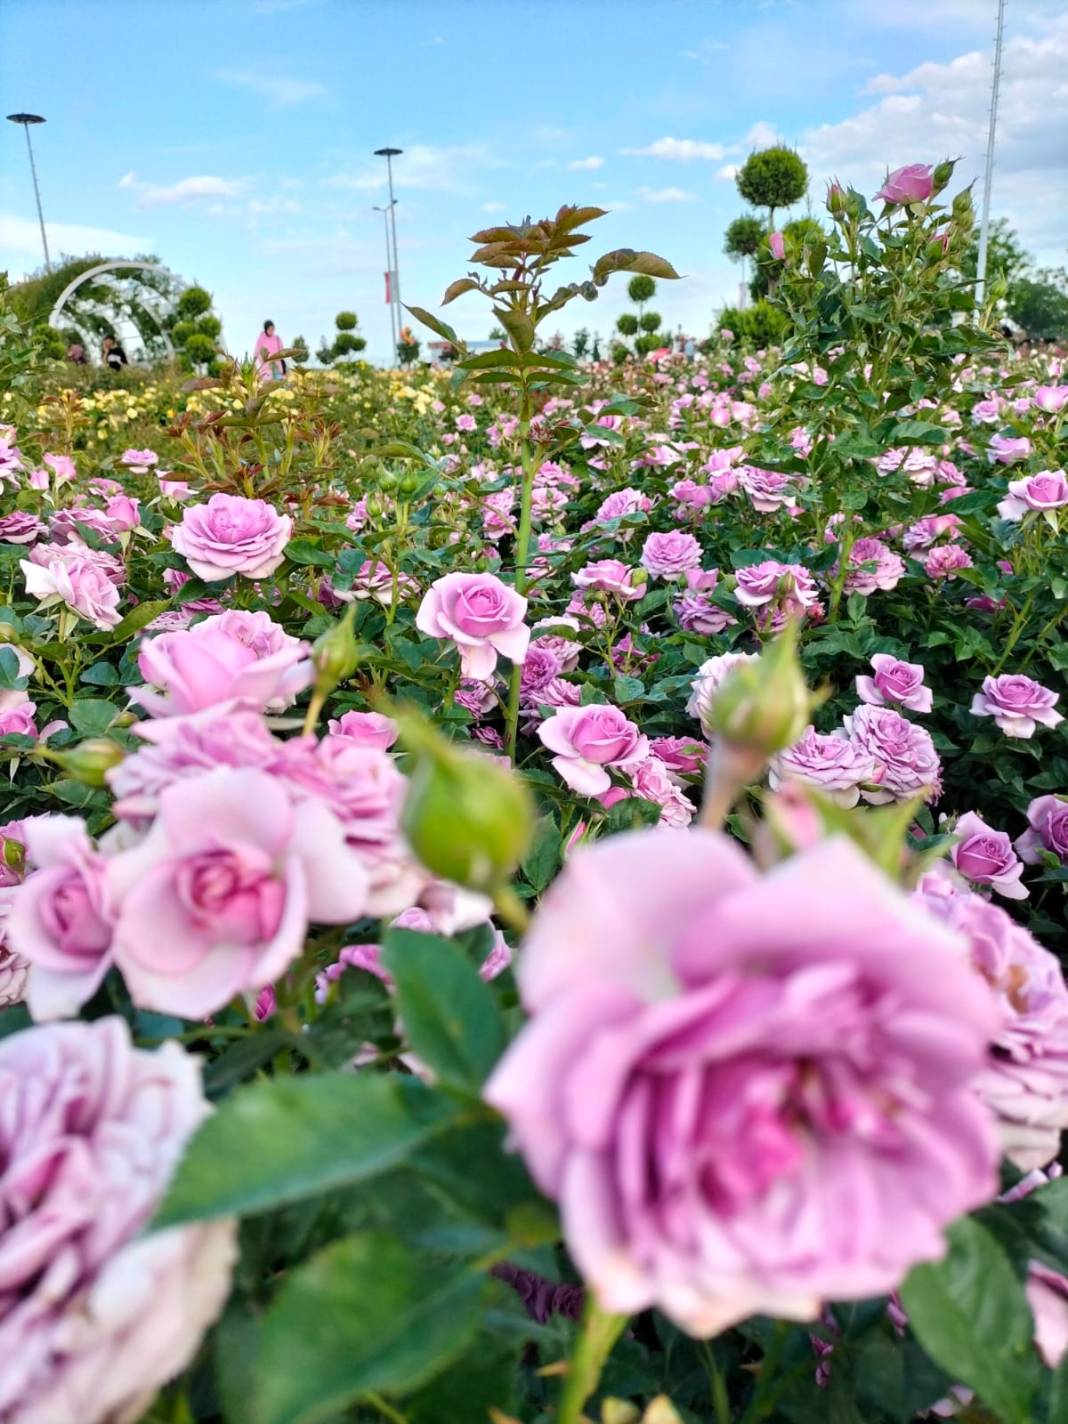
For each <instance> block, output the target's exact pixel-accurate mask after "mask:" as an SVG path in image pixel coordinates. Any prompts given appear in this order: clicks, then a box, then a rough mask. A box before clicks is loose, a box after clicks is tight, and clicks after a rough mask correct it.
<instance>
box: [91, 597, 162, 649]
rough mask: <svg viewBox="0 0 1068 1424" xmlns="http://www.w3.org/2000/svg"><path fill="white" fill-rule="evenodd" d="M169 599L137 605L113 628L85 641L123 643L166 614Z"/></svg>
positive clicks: (95, 634)
mask: <svg viewBox="0 0 1068 1424" xmlns="http://www.w3.org/2000/svg"><path fill="white" fill-rule="evenodd" d="M170 606H171V601H170V599H169V598H157V599H152V600H150V601H149V602H147V603H139V604H138V605H137V607H136V608H134V609H131V611H130V612H129V613H127V615H126V617H125V618H124V619H123V620H122V622H121V623H118V624H116V626H115V627H114V628H109V629H108V631H107V632H106V633H94V634H93V635H92V636H91V637H89V638H87V639H86V642H89V643H125V642H127V641H128V640H129V639H130V638H131V637H132V636H133V635H134V633H139V632H140V631H141V629H142V628H144V627H146V626H147V625H148V624H149V623H151V622H153V621H154V620H155V619H156V618H158V617H159V615H160V614H161V613H166V611H167V609H168V608H170Z"/></svg>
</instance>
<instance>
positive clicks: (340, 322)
mask: <svg viewBox="0 0 1068 1424" xmlns="http://www.w3.org/2000/svg"><path fill="white" fill-rule="evenodd" d="M357 322H358V317H357V316H356V313H355V312H353V311H340V312H338V314H337V316H336V317H335V318H334V325H335V326H336V327H337V329H338V331H355V330H356V325H357Z"/></svg>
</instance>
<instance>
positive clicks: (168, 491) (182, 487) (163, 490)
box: [159, 475, 193, 501]
mask: <svg viewBox="0 0 1068 1424" xmlns="http://www.w3.org/2000/svg"><path fill="white" fill-rule="evenodd" d="M159 492H160V494H161V495H163V497H164V499H173V500H175V501H181V500H186V499H190V498H192V494H193V487H192V485H191V484H189V482H188V481H187V480H166V479H164V478H163V476H162V475H160V477H159Z"/></svg>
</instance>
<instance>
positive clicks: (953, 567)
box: [923, 544, 972, 579]
mask: <svg viewBox="0 0 1068 1424" xmlns="http://www.w3.org/2000/svg"><path fill="white" fill-rule="evenodd" d="M971 567H972V556H971V554H969V553H968V551H967V549H962V548H961V546H960V545H959V544H939V545H938V546H937V547H936V548H934V549H932V550H931V552H930V553H929V554H928V555H927V557H926V559H924V561H923V571H924V573H925V574H926V575H927V577H928V578H931V579H944V578H945V579H952V578H956V577H957V574H958V573H959V572H960V570H961V569H970V568H971Z"/></svg>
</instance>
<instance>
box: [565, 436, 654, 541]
mask: <svg viewBox="0 0 1068 1424" xmlns="http://www.w3.org/2000/svg"><path fill="white" fill-rule="evenodd" d="M612 418H614V417H612ZM597 423H598V424H599V425H602V424H604V422H603V421H598V422H597ZM582 443H583V444H584V445H585V443H586V442H585V440H583V442H582ZM652 507H653V501H652V500H651V499H650V498H649V496H648V495H647V494H642V492H641V490H636V489H621V490H614V491H613V492H612V493H611V494H610V495H608V497H607V498H606V499H604V500H602V501H601V505H600V508H599V509H598V510H597V513H596V515H595V516H594V517H595V519H596V520H597V522H598V523H599V524H603V523H604V522H605V521H606V520H609V519H622V518H623V516H624V515H625V514H642V513H647V512H648V511H649V510H650V509H652Z"/></svg>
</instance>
